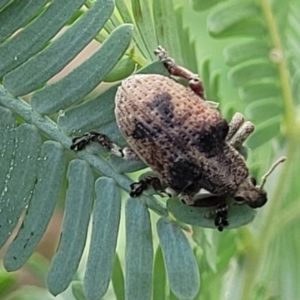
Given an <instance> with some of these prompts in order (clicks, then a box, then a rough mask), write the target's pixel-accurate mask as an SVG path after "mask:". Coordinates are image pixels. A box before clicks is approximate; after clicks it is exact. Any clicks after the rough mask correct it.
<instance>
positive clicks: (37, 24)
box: [0, 0, 84, 77]
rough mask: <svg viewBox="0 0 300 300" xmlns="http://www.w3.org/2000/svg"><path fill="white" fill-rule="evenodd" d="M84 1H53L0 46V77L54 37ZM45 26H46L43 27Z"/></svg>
mask: <svg viewBox="0 0 300 300" xmlns="http://www.w3.org/2000/svg"><path fill="white" fill-rule="evenodd" d="M83 3H84V0H66V1H64V5H61V2H60V1H59V0H54V1H53V2H52V3H51V5H49V6H48V7H47V9H46V10H45V11H44V12H43V13H42V14H41V15H39V16H38V17H37V18H36V19H35V20H34V21H33V22H31V23H30V24H29V25H28V26H26V27H25V28H24V30H22V31H21V32H19V33H18V34H17V35H15V36H14V37H13V38H12V39H10V40H9V41H7V42H6V43H4V44H2V45H1V46H0V77H2V76H3V75H5V74H6V73H8V72H9V71H11V70H13V69H15V68H16V67H17V66H19V65H21V64H22V63H23V62H24V61H26V60H27V59H29V58H30V57H31V56H32V55H34V54H35V53H36V52H37V51H39V50H40V49H41V48H42V47H44V46H45V44H46V43H47V42H48V41H49V40H50V39H51V38H52V37H53V36H55V35H56V34H57V33H58V31H59V30H60V29H61V28H62V27H63V26H64V25H65V24H66V23H67V21H68V20H69V19H70V18H71V17H72V15H73V14H74V13H75V12H76V11H77V10H78V9H79V8H80V6H81V5H82V4H83ZM45 24H47V26H45Z"/></svg>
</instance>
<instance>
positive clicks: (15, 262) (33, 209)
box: [4, 125, 65, 271]
mask: <svg viewBox="0 0 300 300" xmlns="http://www.w3.org/2000/svg"><path fill="white" fill-rule="evenodd" d="M27 126H28V125H27ZM32 154H33V151H32V152H31V155H32ZM36 161H37V162H38V170H37V182H36V185H35V187H34V189H33V193H32V196H31V199H30V202H29V206H28V209H27V214H26V216H25V218H24V221H23V224H22V227H21V229H20V230H19V232H18V235H17V237H16V238H15V240H14V241H13V242H12V243H11V245H10V246H9V248H8V250H7V253H6V255H5V257H4V266H5V268H6V269H7V270H8V271H14V270H17V269H19V268H20V267H22V265H23V264H24V263H25V262H26V260H27V259H28V258H29V256H30V255H31V254H32V252H33V251H34V249H35V247H36V246H37V244H38V243H39V241H40V240H41V238H42V236H43V234H44V233H45V231H46V229H47V226H48V223H49V221H50V218H51V217H52V214H53V211H54V208H55V205H56V202H57V199H58V196H59V192H60V189H61V185H62V181H63V176H64V169H65V155H64V151H63V149H62V147H61V145H60V144H59V143H56V142H53V141H47V142H45V143H44V144H43V147H42V152H41V155H40V157H39V159H36ZM23 171H24V170H23Z"/></svg>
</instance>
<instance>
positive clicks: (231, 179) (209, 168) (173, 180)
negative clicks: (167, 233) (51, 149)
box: [71, 47, 284, 230]
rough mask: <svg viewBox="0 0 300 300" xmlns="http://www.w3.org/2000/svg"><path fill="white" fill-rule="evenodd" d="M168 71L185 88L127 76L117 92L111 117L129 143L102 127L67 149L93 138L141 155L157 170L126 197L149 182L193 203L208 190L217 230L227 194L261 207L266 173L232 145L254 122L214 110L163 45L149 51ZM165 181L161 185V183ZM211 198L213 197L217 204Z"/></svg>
mask: <svg viewBox="0 0 300 300" xmlns="http://www.w3.org/2000/svg"><path fill="white" fill-rule="evenodd" d="M155 54H156V55H157V56H158V58H159V59H160V60H161V61H162V63H163V64H164V66H165V67H166V68H167V70H168V71H169V73H170V74H171V75H175V76H179V77H182V78H184V79H187V80H188V81H189V88H187V87H184V86H183V85H181V84H179V83H177V82H176V81H175V80H174V79H172V78H168V77H165V76H161V75H155V74H150V75H133V76H130V77H129V78H127V79H125V80H124V81H123V82H122V84H121V86H120V87H119V88H118V91H117V93H116V97H115V104H116V107H115V116H116V121H117V124H118V126H119V128H120V130H121V132H122V134H123V136H124V137H125V139H126V141H127V142H128V144H129V146H130V148H127V147H126V148H124V149H121V148H119V147H118V146H117V145H115V144H114V143H112V142H111V141H110V139H109V138H108V137H107V136H105V135H103V134H100V133H97V132H90V133H87V134H85V135H83V136H82V137H77V138H74V139H73V144H72V145H71V149H73V150H81V149H83V148H84V147H85V146H86V145H87V144H88V143H90V142H98V143H99V144H100V145H102V146H103V147H104V148H106V149H108V150H109V151H110V152H111V153H113V154H115V155H118V156H121V157H123V158H124V159H130V160H142V161H143V162H144V163H145V164H146V165H148V166H149V167H150V168H152V170H153V171H155V172H156V174H157V177H155V176H153V177H152V176H148V177H146V178H144V179H142V180H140V181H139V182H135V183H133V184H132V185H131V196H133V197H136V196H138V195H140V194H141V193H142V192H143V191H144V190H146V189H147V188H148V187H150V186H151V187H153V188H154V189H155V190H156V191H157V192H159V193H164V192H167V193H168V194H169V193H171V194H172V195H178V196H179V197H180V198H181V199H182V200H183V201H184V202H185V203H186V204H187V205H199V203H197V194H198V193H199V192H200V190H206V191H208V192H209V193H210V194H209V195H211V196H208V197H207V198H206V199H205V202H206V205H207V202H209V201H211V202H212V205H211V206H213V205H216V204H219V206H217V209H216V211H215V225H216V226H217V227H218V229H219V230H222V229H223V227H224V226H227V225H228V221H227V206H226V198H227V197H230V198H233V199H234V200H235V201H236V202H237V203H239V204H242V203H245V204H247V205H249V206H250V207H252V208H257V207H261V206H263V205H264V204H265V203H266V201H267V194H266V192H265V191H264V190H263V186H264V183H265V180H266V177H267V176H268V175H269V174H270V173H271V172H272V171H273V169H274V168H275V166H277V165H278V163H279V162H281V161H283V160H284V158H282V159H280V160H279V161H277V162H276V163H275V164H274V166H272V167H271V169H270V171H269V172H268V173H267V174H266V175H265V176H264V178H263V180H262V184H261V186H256V181H255V179H254V178H253V177H252V176H251V175H250V174H249V170H248V168H247V166H246V163H245V160H244V158H243V156H242V155H241V154H240V153H239V152H238V151H237V149H238V148H239V147H241V146H242V143H243V142H244V141H245V140H246V139H247V137H248V136H249V135H250V134H251V133H252V132H253V130H254V125H253V124H252V123H250V122H245V121H244V117H243V116H242V115H241V114H240V113H237V114H235V115H234V116H233V118H232V120H231V122H230V123H229V124H228V123H227V122H226V120H225V119H223V118H222V116H221V114H220V112H219V110H218V109H217V108H216V107H215V106H213V105H212V104H211V103H209V102H207V101H205V94H204V89H203V86H202V82H201V81H200V79H199V78H198V76H197V75H195V74H193V73H191V72H190V71H188V70H187V69H185V68H183V67H180V66H178V65H176V64H175V63H174V61H173V59H171V58H170V57H168V55H167V53H166V51H165V50H164V49H163V48H162V47H158V48H157V49H156V50H155ZM166 188H167V189H166ZM216 201H217V203H215V202H216Z"/></svg>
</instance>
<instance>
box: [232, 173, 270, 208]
mask: <svg viewBox="0 0 300 300" xmlns="http://www.w3.org/2000/svg"><path fill="white" fill-rule="evenodd" d="M234 200H235V201H236V202H237V203H239V204H243V203H245V204H247V205H249V206H250V207H252V208H257V207H261V206H263V205H265V203H266V202H267V193H266V192H265V191H264V190H263V189H262V187H260V186H256V180H255V179H254V178H253V177H251V176H249V177H247V178H246V180H245V181H243V182H242V183H241V184H240V185H239V187H238V189H237V191H236V193H235V195H234Z"/></svg>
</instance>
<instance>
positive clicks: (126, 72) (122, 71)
mask: <svg viewBox="0 0 300 300" xmlns="http://www.w3.org/2000/svg"><path fill="white" fill-rule="evenodd" d="M134 69H135V62H134V61H133V60H132V58H131V57H124V58H122V59H121V60H120V61H118V62H117V64H116V65H115V67H114V68H113V69H112V70H111V71H110V73H109V74H108V75H107V76H106V77H105V78H104V79H103V81H105V82H115V81H119V80H122V79H124V78H126V77H128V76H130V75H131V74H132V73H133V72H134Z"/></svg>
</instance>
